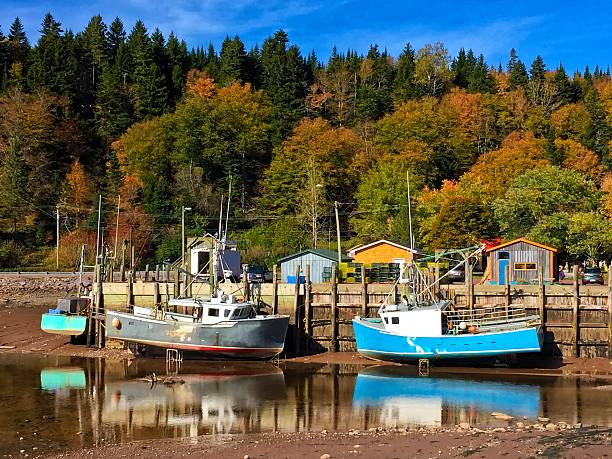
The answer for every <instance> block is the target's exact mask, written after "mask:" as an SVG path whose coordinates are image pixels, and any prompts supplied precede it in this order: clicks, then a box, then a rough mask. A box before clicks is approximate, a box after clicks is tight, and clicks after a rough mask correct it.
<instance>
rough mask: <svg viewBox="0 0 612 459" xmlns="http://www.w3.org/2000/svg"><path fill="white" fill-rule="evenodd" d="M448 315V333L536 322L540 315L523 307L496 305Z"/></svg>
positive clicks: (473, 331) (471, 331)
mask: <svg viewBox="0 0 612 459" xmlns="http://www.w3.org/2000/svg"><path fill="white" fill-rule="evenodd" d="M445 315H446V324H447V328H448V333H450V334H460V333H477V332H478V331H479V330H480V329H481V328H497V327H500V328H501V327H506V326H513V325H519V324H525V323H526V322H529V324H530V325H531V324H534V325H535V324H536V322H538V320H539V317H538V316H533V315H531V316H530V315H527V312H526V311H525V309H524V308H523V307H517V306H505V305H496V306H488V307H484V308H479V309H474V310H472V311H469V310H464V311H454V312H448V313H446V314H445Z"/></svg>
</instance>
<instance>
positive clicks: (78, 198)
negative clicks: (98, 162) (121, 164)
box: [60, 159, 93, 228]
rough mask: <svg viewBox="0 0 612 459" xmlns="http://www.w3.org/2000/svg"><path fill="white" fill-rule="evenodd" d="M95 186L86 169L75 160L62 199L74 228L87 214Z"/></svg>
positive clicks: (67, 175)
mask: <svg viewBox="0 0 612 459" xmlns="http://www.w3.org/2000/svg"><path fill="white" fill-rule="evenodd" d="M92 193H93V186H92V181H91V178H90V177H88V176H87V174H86V172H85V169H84V168H83V166H82V165H81V163H80V162H79V160H78V159H77V160H75V161H74V162H73V163H72V165H71V166H70V171H69V172H68V174H66V179H65V181H64V184H63V189H62V193H61V197H60V203H61V207H62V208H63V209H62V210H63V211H64V212H65V214H66V215H68V216H69V217H70V218H71V219H74V227H75V228H76V227H78V226H79V224H80V222H81V219H82V218H83V217H84V215H85V214H86V213H87V210H88V209H87V206H88V205H90V204H91V197H92Z"/></svg>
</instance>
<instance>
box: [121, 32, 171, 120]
mask: <svg viewBox="0 0 612 459" xmlns="http://www.w3.org/2000/svg"><path fill="white" fill-rule="evenodd" d="M162 39H163V37H162ZM156 40H157V43H158V45H159V34H158V35H157V37H156ZM127 44H128V50H129V52H130V57H131V67H132V71H131V75H130V78H131V86H130V98H131V102H132V106H133V109H134V118H135V119H136V120H143V119H146V118H149V117H151V116H158V115H161V114H162V113H163V112H164V111H165V110H166V108H167V107H168V92H167V87H166V78H165V75H164V73H163V72H162V70H161V69H160V68H159V66H158V64H157V63H156V62H155V61H154V54H153V50H154V46H153V45H152V42H151V39H150V38H149V36H148V34H147V29H146V27H145V25H144V23H143V22H142V21H137V22H136V24H135V25H134V28H133V29H132V31H131V32H130V35H129V36H128V40H127Z"/></svg>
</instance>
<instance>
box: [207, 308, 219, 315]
mask: <svg viewBox="0 0 612 459" xmlns="http://www.w3.org/2000/svg"><path fill="white" fill-rule="evenodd" d="M208 316H209V317H219V310H218V309H217V308H209V309H208Z"/></svg>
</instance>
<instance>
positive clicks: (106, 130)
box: [96, 43, 133, 143]
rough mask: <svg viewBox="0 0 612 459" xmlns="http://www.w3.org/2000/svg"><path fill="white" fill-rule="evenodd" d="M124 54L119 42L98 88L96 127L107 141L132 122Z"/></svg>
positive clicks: (123, 46) (103, 72) (125, 52)
mask: <svg viewBox="0 0 612 459" xmlns="http://www.w3.org/2000/svg"><path fill="white" fill-rule="evenodd" d="M126 54H127V50H126V45H125V43H121V44H120V45H119V48H118V49H117V57H116V59H115V62H114V63H113V64H112V65H109V66H106V67H105V68H104V70H103V71H102V77H101V79H100V86H99V88H98V104H97V106H96V127H97V131H98V134H99V135H100V136H101V137H102V138H103V139H104V140H106V142H107V143H110V141H112V140H113V139H115V138H117V137H118V136H119V135H121V134H122V133H123V132H125V131H126V130H127V128H128V127H129V126H130V125H131V124H132V122H133V114H132V105H131V103H130V95H129V91H128V85H127V82H126V81H125V78H124V76H125V75H127V64H126V61H127V56H126Z"/></svg>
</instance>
